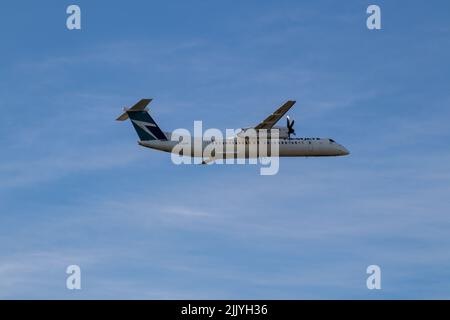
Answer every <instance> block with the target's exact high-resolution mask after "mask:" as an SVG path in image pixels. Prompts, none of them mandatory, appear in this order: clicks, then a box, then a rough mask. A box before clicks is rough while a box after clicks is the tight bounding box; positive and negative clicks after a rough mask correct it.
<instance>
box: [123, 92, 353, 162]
mask: <svg viewBox="0 0 450 320" xmlns="http://www.w3.org/2000/svg"><path fill="white" fill-rule="evenodd" d="M151 101H152V99H142V100H140V101H139V102H138V103H136V104H135V105H134V106H132V107H131V108H124V110H123V113H122V114H121V115H120V116H119V117H118V118H117V119H116V120H118V121H125V120H127V119H130V120H131V123H132V124H133V127H134V129H135V130H136V133H137V134H138V136H139V141H138V143H139V144H140V145H141V146H144V147H147V148H151V149H156V150H160V151H164V152H173V153H179V149H177V148H176V146H177V145H179V144H180V143H187V142H188V143H189V145H190V147H189V148H188V151H187V152H185V153H183V154H181V155H183V156H189V157H198V156H199V155H200V156H201V157H202V158H203V153H202V152H203V151H204V150H205V149H206V148H211V147H215V148H214V149H215V151H214V153H212V155H211V156H209V157H207V158H203V162H202V163H203V164H206V163H209V162H212V161H214V160H217V159H225V158H226V157H229V156H230V155H231V157H234V158H252V157H260V156H265V157H267V156H269V157H270V156H272V153H271V151H270V149H271V148H269V146H270V147H274V146H276V147H277V148H278V152H277V155H278V156H280V157H324V156H345V155H348V154H349V153H350V152H349V151H348V150H347V149H346V148H345V147H344V146H342V145H341V144H339V143H337V142H336V141H335V140H333V139H330V138H309V137H305V138H292V137H291V135H295V130H294V120H291V119H290V117H289V116H287V117H286V127H278V126H275V124H276V123H277V122H278V121H279V120H280V119H281V118H282V117H283V116H284V115H285V114H286V113H287V112H288V111H289V109H291V108H292V106H293V105H294V104H295V101H291V100H289V101H287V102H286V103H284V104H283V105H282V106H281V107H280V108H278V109H277V110H276V111H275V112H274V113H272V114H271V115H270V116H268V117H267V118H266V119H265V120H264V121H262V122H260V123H259V124H258V125H256V126H255V127H251V128H242V129H241V130H240V132H238V133H237V134H236V135H235V136H234V137H231V138H222V139H215V138H214V137H212V138H201V137H200V138H198V137H192V138H191V137H185V139H184V142H181V140H180V137H179V136H175V135H173V133H172V132H165V131H162V130H161V129H160V128H159V126H158V125H157V124H156V122H155V121H154V120H153V118H152V117H151V116H150V114H149V113H148V109H147V105H148V104H149V103H150V102H151ZM249 129H252V130H249ZM274 130H275V132H276V133H277V134H276V135H273V134H272V135H271V134H270V133H269V134H268V135H267V136H266V138H265V140H264V141H265V142H264V144H266V145H267V146H268V148H267V149H268V152H266V153H264V154H262V152H261V153H260V151H259V150H260V149H259V147H258V148H256V150H257V151H256V153H253V154H252V153H251V152H249V149H250V148H251V146H252V145H253V144H258V143H260V141H259V136H258V134H259V132H262V131H265V132H274ZM249 131H252V132H256V136H255V137H254V138H252V137H251V136H250V137H249V136H247V132H249ZM186 140H188V141H187V142H186ZM194 145H199V146H200V147H201V150H200V153H197V152H196V150H194V149H195V148H194ZM239 145H241V147H242V148H243V149H244V150H245V153H238V151H237V149H239ZM191 146H192V147H191ZM219 146H220V147H222V148H219ZM225 149H226V150H225ZM175 150H176V151H175ZM230 150H231V151H230ZM230 152H231V154H230Z"/></svg>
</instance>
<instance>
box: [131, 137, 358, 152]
mask: <svg viewBox="0 0 450 320" xmlns="http://www.w3.org/2000/svg"><path fill="white" fill-rule="evenodd" d="M166 136H168V137H170V136H171V134H170V133H168V132H166ZM139 144H140V145H142V146H144V147H148V148H152V149H156V150H160V151H164V152H173V150H174V147H175V146H176V145H179V146H183V144H185V147H186V148H185V150H187V152H184V153H183V155H184V156H190V157H195V156H199V154H200V155H201V154H202V152H203V151H205V149H206V148H209V149H211V148H214V150H215V151H214V157H215V158H225V157H229V156H234V157H245V158H253V157H260V156H276V155H277V153H275V152H273V150H275V148H278V156H280V157H322V156H323V157H325V156H344V155H348V154H349V151H348V150H347V149H346V148H345V147H344V146H342V145H340V144H339V143H337V142H335V141H334V140H332V139H328V138H295V139H294V138H291V139H267V140H266V141H265V143H261V144H260V145H259V146H258V147H257V148H255V145H257V144H258V142H257V140H256V139H248V140H244V139H237V138H230V139H225V140H220V141H219V140H217V141H214V140H207V141H205V140H202V139H201V138H198V139H197V138H187V139H183V140H182V141H181V142H179V141H171V140H167V141H161V140H150V141H139ZM264 147H266V148H265V149H266V150H262V151H260V149H261V148H264ZM195 148H197V150H195ZM199 149H201V150H199ZM243 150H245V152H244V153H243V152H242V151H243ZM254 150H256V151H254Z"/></svg>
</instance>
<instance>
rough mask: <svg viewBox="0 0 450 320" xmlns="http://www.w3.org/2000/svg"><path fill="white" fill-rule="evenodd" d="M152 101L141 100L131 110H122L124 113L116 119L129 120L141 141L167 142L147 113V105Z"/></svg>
mask: <svg viewBox="0 0 450 320" xmlns="http://www.w3.org/2000/svg"><path fill="white" fill-rule="evenodd" d="M151 101H152V99H142V100H140V101H139V102H138V103H136V104H135V105H134V106H132V107H131V108H129V109H128V108H124V112H123V113H122V114H121V115H120V116H119V117H118V118H117V119H116V120H117V121H125V120H127V119H130V120H131V123H132V124H133V127H134V129H135V130H136V133H137V134H138V136H139V139H140V140H141V141H148V140H167V137H166V135H165V134H164V132H162V131H161V129H160V128H159V127H158V125H157V124H156V122H155V120H153V118H152V117H151V116H150V114H149V113H148V109H147V108H146V107H147V105H148V104H149V103H150V102H151Z"/></svg>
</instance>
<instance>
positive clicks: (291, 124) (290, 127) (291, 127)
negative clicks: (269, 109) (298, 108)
mask: <svg viewBox="0 0 450 320" xmlns="http://www.w3.org/2000/svg"><path fill="white" fill-rule="evenodd" d="M286 121H287V128H288V138H289V139H290V138H291V134H293V135H294V136H295V130H294V123H295V120H292V121H291V118H289V116H287V117H286Z"/></svg>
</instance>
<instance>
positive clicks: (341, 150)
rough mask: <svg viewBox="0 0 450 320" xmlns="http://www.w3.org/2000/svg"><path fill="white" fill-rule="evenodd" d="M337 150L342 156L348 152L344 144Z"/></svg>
mask: <svg viewBox="0 0 450 320" xmlns="http://www.w3.org/2000/svg"><path fill="white" fill-rule="evenodd" d="M339 151H340V153H341V155H342V156H347V155H349V154H350V151H348V150H347V148H346V147H344V146H340V148H339Z"/></svg>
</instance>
